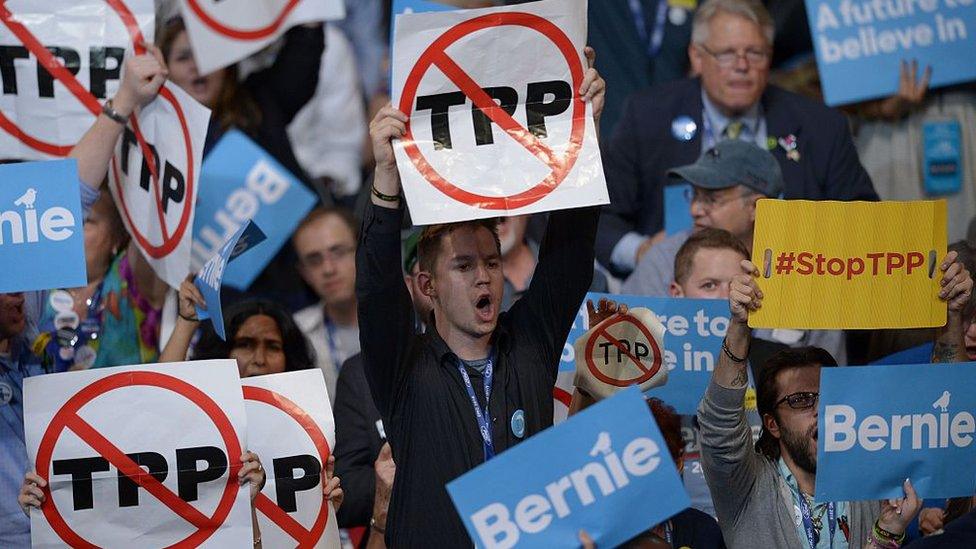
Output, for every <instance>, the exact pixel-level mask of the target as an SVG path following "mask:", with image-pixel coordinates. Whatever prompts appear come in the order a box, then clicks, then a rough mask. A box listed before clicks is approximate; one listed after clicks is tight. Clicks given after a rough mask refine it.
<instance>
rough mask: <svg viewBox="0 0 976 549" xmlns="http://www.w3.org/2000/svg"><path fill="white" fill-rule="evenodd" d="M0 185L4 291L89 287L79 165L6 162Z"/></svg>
mask: <svg viewBox="0 0 976 549" xmlns="http://www.w3.org/2000/svg"><path fill="white" fill-rule="evenodd" d="M0 8H2V6H0ZM0 181H2V183H0V265H3V268H0V293H7V292H22V291H27V290H46V289H49V288H76V287H78V286H84V285H85V284H87V283H88V275H87V270H86V264H85V236H84V230H83V228H82V227H83V226H84V223H85V219H84V217H82V214H81V194H80V191H79V189H78V185H80V184H82V183H81V182H80V181H78V165H77V163H76V162H75V161H74V160H57V161H50V162H28V163H24V164H7V165H4V166H0Z"/></svg>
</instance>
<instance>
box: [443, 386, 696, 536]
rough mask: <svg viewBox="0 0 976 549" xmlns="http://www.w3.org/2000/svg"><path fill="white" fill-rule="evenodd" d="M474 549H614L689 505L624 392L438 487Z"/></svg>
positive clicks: (637, 398) (649, 424)
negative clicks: (586, 545) (593, 548)
mask: <svg viewBox="0 0 976 549" xmlns="http://www.w3.org/2000/svg"><path fill="white" fill-rule="evenodd" d="M447 491H448V493H449V494H450V495H451V499H453V500H454V506H455V507H456V508H457V510H458V513H459V514H460V515H461V519H462V520H463V521H464V525H465V527H467V529H468V533H470V534H471V538H472V539H473V540H474V542H475V545H476V546H478V547H512V546H515V545H516V544H518V547H522V548H533V547H539V548H546V549H550V548H558V547H572V548H574V549H576V548H578V547H579V546H580V542H579V531H580V530H581V529H582V530H586V532H587V533H589V535H590V537H592V538H593V540H594V541H595V542H596V545H597V547H615V546H617V545H619V544H621V543H623V542H625V541H627V540H629V539H630V538H632V537H634V536H636V535H637V534H639V533H641V532H643V531H645V530H648V529H650V528H651V527H652V526H654V525H656V524H659V523H661V522H663V521H664V520H666V519H667V518H669V517H671V516H673V515H675V514H676V513H678V512H680V511H681V510H683V509H685V508H686V507H688V505H689V501H688V495H687V494H686V493H685V491H684V488H683V487H682V485H681V479H680V478H679V477H678V472H677V469H675V466H674V462H673V461H672V459H671V455H670V453H668V448H667V445H666V444H665V442H664V439H663V437H662V436H661V432H660V431H659V430H658V427H657V424H656V423H655V422H654V419H653V416H651V412H650V410H649V409H648V407H647V404H646V403H645V402H644V398H643V396H642V395H641V394H640V391H638V390H637V389H636V388H630V389H627V390H625V391H621V392H620V393H618V394H616V395H614V396H613V397H612V398H608V399H606V400H603V401H601V402H599V403H597V404H595V405H593V406H591V407H589V408H587V409H586V410H584V411H582V412H580V413H579V414H576V415H574V416H573V417H571V418H569V419H568V420H566V421H564V422H563V423H560V424H559V425H557V426H555V427H552V428H550V429H547V430H546V431H543V432H542V433H539V434H537V435H535V436H534V437H532V438H530V439H528V440H526V441H525V442H523V443H522V444H519V445H518V446H515V447H514V448H512V449H510V450H508V451H506V452H504V453H502V454H500V455H499V456H498V457H496V458H494V459H492V460H490V461H488V462H487V463H485V464H483V465H480V466H479V467H477V468H475V469H474V470H472V471H469V472H468V473H466V474H464V475H462V476H461V477H459V478H457V479H455V480H454V481H452V482H450V483H449V484H448V485H447Z"/></svg>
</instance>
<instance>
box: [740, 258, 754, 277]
mask: <svg viewBox="0 0 976 549" xmlns="http://www.w3.org/2000/svg"><path fill="white" fill-rule="evenodd" d="M739 267H740V268H741V269H742V272H743V273H745V274H747V275H750V276H759V269H758V268H757V267H756V266H755V265H754V264H753V263H752V261H749V260H748V259H743V260H742V261H740V262H739Z"/></svg>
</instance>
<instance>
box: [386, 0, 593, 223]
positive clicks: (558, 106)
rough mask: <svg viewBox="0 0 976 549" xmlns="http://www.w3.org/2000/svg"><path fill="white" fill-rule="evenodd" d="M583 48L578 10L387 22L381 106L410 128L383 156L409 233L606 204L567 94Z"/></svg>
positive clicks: (588, 140) (549, 3) (585, 122)
mask: <svg viewBox="0 0 976 549" xmlns="http://www.w3.org/2000/svg"><path fill="white" fill-rule="evenodd" d="M585 43H586V2H585V1H573V2H568V1H566V0H545V1H542V2H533V3H529V4H523V5H519V6H510V7H502V8H488V9H478V10H462V11H450V12H442V13H415V14H403V15H398V16H397V18H396V35H395V37H394V44H393V90H394V95H395V97H394V100H393V104H394V105H395V106H397V107H398V108H399V109H400V110H401V111H403V112H404V113H406V114H407V115H408V116H409V117H410V124H409V125H408V128H407V135H406V136H405V137H404V139H402V140H398V141H397V142H396V144H395V147H394V148H395V151H396V157H397V167H398V168H399V171H400V177H401V180H402V182H403V190H404V193H405V194H406V198H407V202H408V203H409V205H410V215H411V217H412V219H413V221H414V223H417V224H420V225H426V224H431V223H444V222H450V221H461V220H467V219H477V218H485V217H497V216H501V215H516V214H527V213H534V212H542V211H549V210H558V209H563V208H575V207H580V206H592V205H597V204H607V203H608V202H609V198H608V195H607V186H606V180H605V179H604V175H603V164H602V162H601V160H600V149H599V146H598V144H597V140H596V128H595V126H594V124H593V117H592V109H591V105H590V104H589V103H584V102H583V101H582V100H581V99H580V97H579V95H578V94H577V93H576V92H577V90H579V88H580V86H581V85H582V83H583V75H584V73H585V70H586V60H585V58H584V57H583V47H584V45H585ZM607 53H609V52H607Z"/></svg>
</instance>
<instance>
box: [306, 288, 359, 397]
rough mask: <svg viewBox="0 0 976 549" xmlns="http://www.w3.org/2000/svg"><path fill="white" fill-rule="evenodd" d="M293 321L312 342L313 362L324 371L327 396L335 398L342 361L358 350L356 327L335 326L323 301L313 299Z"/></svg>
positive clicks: (357, 331) (357, 329)
mask: <svg viewBox="0 0 976 549" xmlns="http://www.w3.org/2000/svg"><path fill="white" fill-rule="evenodd" d="M294 319H295V324H296V325H298V329H299V330H301V331H302V333H303V334H305V337H307V338H308V340H309V341H310V342H311V343H312V349H313V350H314V351H315V364H316V365H317V366H318V367H319V369H321V370H322V373H323V374H325V386H326V387H327V388H328V389H329V398H330V400H331V402H333V403H334V402H335V390H336V381H337V380H338V379H339V368H341V367H342V363H343V362H345V361H346V360H348V359H349V358H351V357H352V356H353V355H355V354H357V353H359V327H358V326H339V325H338V324H336V323H334V322H331V321H327V320H326V318H325V304H324V303H321V302H319V303H316V304H315V305H311V306H309V307H306V308H304V309H302V310H300V311H298V312H297V313H295V315H294Z"/></svg>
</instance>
